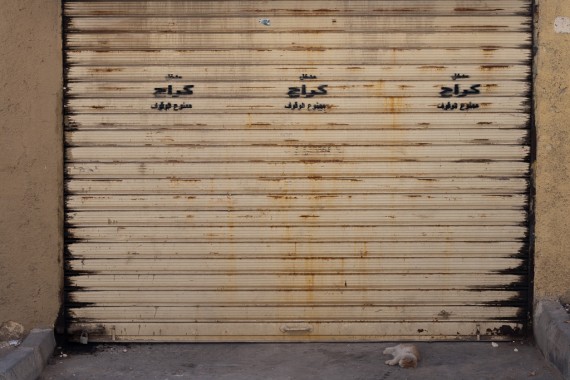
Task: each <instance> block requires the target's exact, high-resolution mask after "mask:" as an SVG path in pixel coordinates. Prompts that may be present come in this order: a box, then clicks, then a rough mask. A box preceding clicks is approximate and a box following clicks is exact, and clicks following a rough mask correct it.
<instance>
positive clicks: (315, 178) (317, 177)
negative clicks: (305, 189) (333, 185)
mask: <svg viewBox="0 0 570 380" xmlns="http://www.w3.org/2000/svg"><path fill="white" fill-rule="evenodd" d="M307 178H308V179H312V180H319V179H323V177H322V176H320V175H310V176H308V177H307Z"/></svg>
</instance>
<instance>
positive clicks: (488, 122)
mask: <svg viewBox="0 0 570 380" xmlns="http://www.w3.org/2000/svg"><path fill="white" fill-rule="evenodd" d="M477 125H493V122H491V121H480V122H478V123H477Z"/></svg>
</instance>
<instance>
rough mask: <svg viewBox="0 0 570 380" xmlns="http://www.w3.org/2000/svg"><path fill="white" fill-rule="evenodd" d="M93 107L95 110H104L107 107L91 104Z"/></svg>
mask: <svg viewBox="0 0 570 380" xmlns="http://www.w3.org/2000/svg"><path fill="white" fill-rule="evenodd" d="M91 108H93V109H94V110H103V109H105V107H104V106H91Z"/></svg>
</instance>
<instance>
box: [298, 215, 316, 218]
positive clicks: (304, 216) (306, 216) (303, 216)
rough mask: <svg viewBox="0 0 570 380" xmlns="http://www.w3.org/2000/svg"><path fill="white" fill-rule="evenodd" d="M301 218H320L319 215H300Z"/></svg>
mask: <svg viewBox="0 0 570 380" xmlns="http://www.w3.org/2000/svg"><path fill="white" fill-rule="evenodd" d="M300 217H301V218H305V219H308V218H320V216H319V215H300Z"/></svg>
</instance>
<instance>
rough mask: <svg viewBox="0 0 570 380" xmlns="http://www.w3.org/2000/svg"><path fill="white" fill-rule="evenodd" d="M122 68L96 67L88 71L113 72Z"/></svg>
mask: <svg viewBox="0 0 570 380" xmlns="http://www.w3.org/2000/svg"><path fill="white" fill-rule="evenodd" d="M123 70H124V69H114V68H108V67H107V68H97V69H91V70H90V71H92V72H94V73H114V72H119V71H123Z"/></svg>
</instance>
